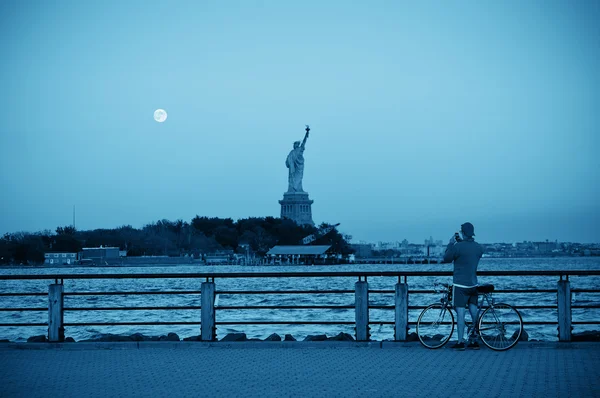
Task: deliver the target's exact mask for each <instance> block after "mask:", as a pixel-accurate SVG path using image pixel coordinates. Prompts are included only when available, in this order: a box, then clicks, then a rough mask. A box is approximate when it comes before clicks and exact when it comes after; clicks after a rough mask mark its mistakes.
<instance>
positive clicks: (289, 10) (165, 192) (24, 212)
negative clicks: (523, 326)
mask: <svg viewBox="0 0 600 398" xmlns="http://www.w3.org/2000/svg"><path fill="white" fill-rule="evenodd" d="M598 21H600V2H599V1H578V2H571V1H536V0H531V1H510V0H507V1H502V2H493V1H482V2H475V1H450V2H445V1H423V2H404V1H368V2H367V1H364V2H360V1H357V2H347V1H326V2H324V1H302V2H282V1H210V0H206V1H183V0H181V1H177V2H165V1H153V0H149V1H148V0H144V1H138V0H128V1H116V0H105V1H89V2H88V1H79V0H77V1H62V0H56V1H34V0H4V1H2V2H0V48H1V49H2V52H1V54H2V55H0V57H1V62H0V85H1V87H2V94H1V95H0V109H1V110H2V117H1V118H0V192H1V198H2V199H1V202H2V206H0V233H5V232H16V231H31V232H34V231H40V230H43V229H50V230H54V229H55V228H56V227H57V226H64V225H70V224H72V221H73V206H75V212H76V221H75V223H76V227H77V228H78V229H83V230H88V229H96V228H114V227H118V226H121V225H132V226H134V227H136V228H140V227H142V226H143V225H145V224H148V223H151V222H153V221H157V220H160V219H169V220H176V219H182V220H185V221H190V220H191V219H192V218H193V217H194V216H196V215H200V216H208V217H230V218H233V219H234V220H235V219H239V218H247V217H265V216H275V217H278V216H279V214H280V205H279V203H278V200H281V199H283V193H284V191H286V190H287V169H286V167H285V158H286V157H287V154H288V152H289V151H290V150H291V149H292V145H293V142H294V141H298V140H301V139H302V138H303V135H304V126H305V124H309V125H310V126H311V133H310V137H309V139H308V142H307V144H306V151H305V153H304V157H305V169H304V181H303V187H304V189H305V191H307V192H308V193H309V195H310V198H311V199H313V200H314V203H313V205H312V211H313V219H314V221H315V222H316V223H317V224H319V223H321V222H329V223H340V224H341V225H340V226H339V230H340V231H341V232H343V233H346V234H349V235H352V237H353V241H361V240H364V241H368V242H377V241H401V240H403V239H408V240H409V241H411V242H417V243H418V242H423V240H424V239H426V238H429V237H430V236H432V237H433V238H434V239H440V240H442V239H443V240H446V239H449V238H450V237H451V236H452V234H453V233H454V232H455V231H457V230H458V229H459V228H460V225H461V224H462V223H463V222H465V221H470V222H472V223H473V224H474V225H475V233H476V237H477V240H478V241H481V242H490V243H491V242H519V241H523V240H533V241H542V240H546V239H549V240H551V241H554V240H558V241H561V242H563V241H571V242H583V243H591V242H600V156H598V154H599V150H600V111H599V110H600V73H598V71H600V24H599V23H598ZM158 108H162V109H165V110H166V111H167V113H168V119H167V120H166V121H165V122H164V123H157V122H156V121H154V119H153V113H154V110H156V109H158Z"/></svg>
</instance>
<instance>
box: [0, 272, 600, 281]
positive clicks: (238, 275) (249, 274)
mask: <svg viewBox="0 0 600 398" xmlns="http://www.w3.org/2000/svg"><path fill="white" fill-rule="evenodd" d="M452 275H453V272H452V271H362V272H361V271H349V272H214V273H164V274H162V273H161V274H141V273H140V274H47V275H40V274H38V275H0V280H18V279H31V280H34V279H35V280H51V279H54V280H58V279H61V280H64V279H203V278H206V279H213V278H321V277H339V278H343V277H359V276H360V277H404V276H406V277H414V276H452ZM477 275H478V276H559V277H560V276H600V270H571V271H550V270H544V271H542V270H512V271H479V272H477Z"/></svg>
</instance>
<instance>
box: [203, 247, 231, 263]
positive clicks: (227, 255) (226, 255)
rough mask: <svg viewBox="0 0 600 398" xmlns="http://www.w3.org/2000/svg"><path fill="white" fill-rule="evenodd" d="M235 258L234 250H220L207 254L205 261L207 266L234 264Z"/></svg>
mask: <svg viewBox="0 0 600 398" xmlns="http://www.w3.org/2000/svg"><path fill="white" fill-rule="evenodd" d="M233 256H234V253H233V250H218V251H216V252H214V253H209V254H207V255H206V256H205V257H204V261H205V263H206V264H207V265H215V264H230V263H232V262H233Z"/></svg>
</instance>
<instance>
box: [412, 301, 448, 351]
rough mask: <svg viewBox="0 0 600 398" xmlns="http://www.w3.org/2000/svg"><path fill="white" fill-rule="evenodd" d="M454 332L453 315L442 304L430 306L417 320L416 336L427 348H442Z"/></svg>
mask: <svg viewBox="0 0 600 398" xmlns="http://www.w3.org/2000/svg"><path fill="white" fill-rule="evenodd" d="M453 332H454V315H453V314H452V311H450V310H449V309H448V308H447V307H446V306H444V305H442V304H437V303H436V304H431V305H430V306H429V307H427V308H425V309H424V310H423V312H421V315H419V319H418V320H417V336H419V341H420V342H421V344H423V345H424V346H425V347H427V348H431V349H436V348H440V347H442V346H443V345H444V344H446V343H447V342H448V340H450V337H452V333H453Z"/></svg>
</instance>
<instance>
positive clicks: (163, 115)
mask: <svg viewBox="0 0 600 398" xmlns="http://www.w3.org/2000/svg"><path fill="white" fill-rule="evenodd" d="M154 120H156V121H157V122H159V123H162V122H164V121H165V120H167V111H165V110H164V109H157V110H155V111H154Z"/></svg>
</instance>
